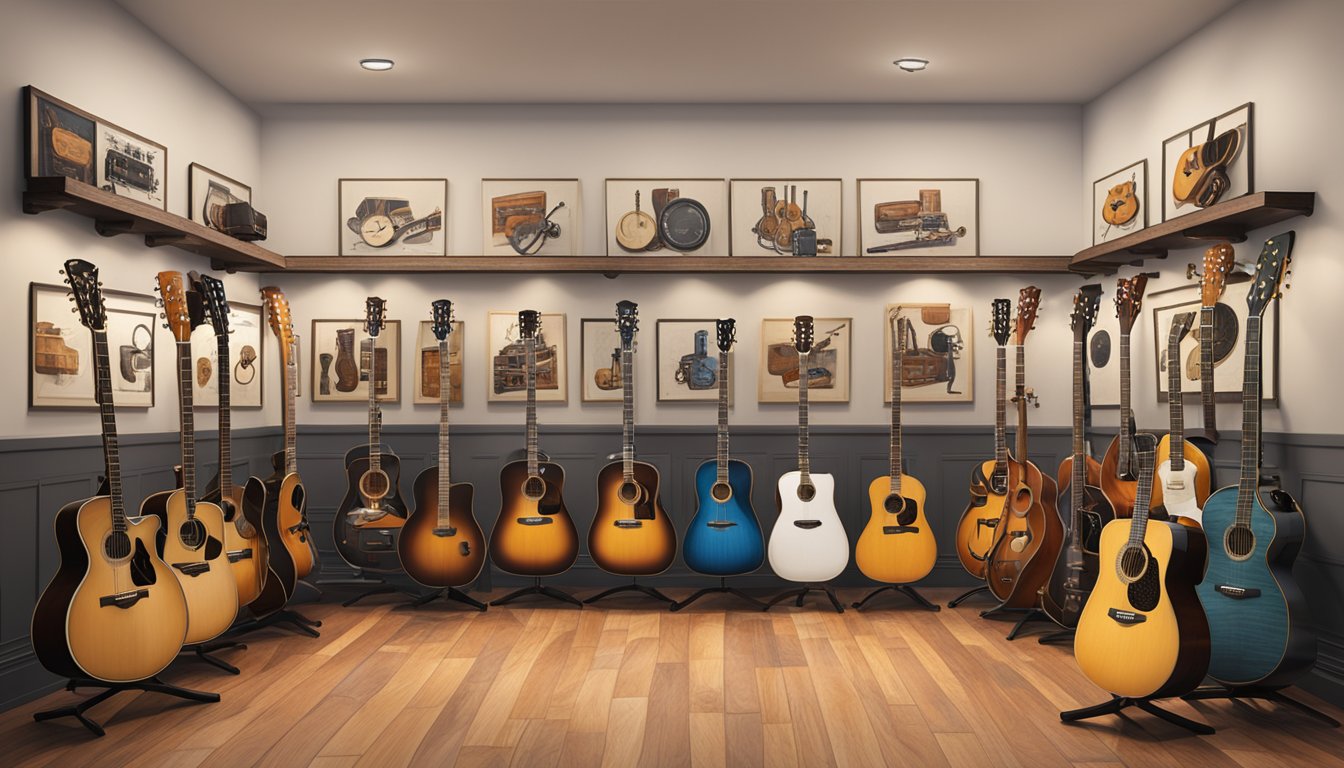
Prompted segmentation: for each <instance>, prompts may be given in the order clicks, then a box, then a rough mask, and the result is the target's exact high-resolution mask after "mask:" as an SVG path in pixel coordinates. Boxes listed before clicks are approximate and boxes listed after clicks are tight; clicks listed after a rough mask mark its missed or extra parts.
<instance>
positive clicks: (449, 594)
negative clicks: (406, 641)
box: [401, 587, 488, 611]
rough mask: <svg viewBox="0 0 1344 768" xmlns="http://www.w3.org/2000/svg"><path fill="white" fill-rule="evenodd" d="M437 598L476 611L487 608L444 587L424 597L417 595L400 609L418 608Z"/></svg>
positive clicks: (483, 604) (460, 592)
mask: <svg viewBox="0 0 1344 768" xmlns="http://www.w3.org/2000/svg"><path fill="white" fill-rule="evenodd" d="M439 598H443V599H444V600H452V601H455V602H459V603H463V604H466V605H470V606H471V607H472V608H475V609H476V610H478V611H484V610H485V609H486V608H487V607H488V606H487V605H486V604H485V603H482V602H481V601H480V600H477V599H475V598H473V597H472V596H471V595H468V594H467V593H466V592H463V591H462V590H460V589H457V588H455V587H444V588H443V589H436V590H434V591H433V592H429V593H427V594H424V595H418V596H417V597H416V598H415V599H414V600H412V601H411V602H409V603H407V604H406V605H404V606H401V607H402V608H419V607H420V606H422V605H427V604H429V603H431V602H433V601H435V600H438V599H439Z"/></svg>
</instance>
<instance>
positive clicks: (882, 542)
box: [854, 475, 938, 584]
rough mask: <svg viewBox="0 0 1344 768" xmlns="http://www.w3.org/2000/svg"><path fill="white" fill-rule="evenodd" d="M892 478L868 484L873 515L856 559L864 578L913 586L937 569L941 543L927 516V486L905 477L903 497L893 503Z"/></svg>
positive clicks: (902, 488)
mask: <svg viewBox="0 0 1344 768" xmlns="http://www.w3.org/2000/svg"><path fill="white" fill-rule="evenodd" d="M890 496H891V477H890V476H888V475H882V476H881V477H877V478H874V479H873V481H872V482H871V483H869V484H868V504H869V509H870V510H871V514H870V515H869V517H868V524H867V525H865V526H864V528H863V533H861V534H859V542H858V544H857V545H856V546H855V549H854V560H855V562H856V563H857V564H858V566H859V570H860V571H863V575H865V576H867V577H868V578H870V579H872V580H873V581H880V582H883V583H885V584H910V583H913V582H916V581H919V580H920V579H922V578H924V577H925V576H928V575H929V572H930V571H932V570H933V563H934V561H935V560H937V559H938V543H937V542H936V541H934V538H933V529H932V528H930V527H929V521H928V518H927V517H925V515H924V504H925V501H926V499H927V498H928V493H927V492H926V491H925V490H924V484H923V483H921V482H919V481H918V480H916V479H915V478H913V477H910V476H909V475H901V495H900V496H899V497H896V498H895V499H894V500H893V501H892V502H891V507H892V510H894V511H892V510H889V509H888V501H887V499H888V497H890Z"/></svg>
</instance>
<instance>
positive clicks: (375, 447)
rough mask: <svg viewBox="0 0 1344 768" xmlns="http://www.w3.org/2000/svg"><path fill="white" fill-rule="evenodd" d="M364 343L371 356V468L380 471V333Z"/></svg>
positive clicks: (369, 369) (369, 367)
mask: <svg viewBox="0 0 1344 768" xmlns="http://www.w3.org/2000/svg"><path fill="white" fill-rule="evenodd" d="M364 343H365V344H367V345H368V347H369V356H368V358H366V359H367V360H368V361H369V363H368V377H369V470H370V471H372V472H379V471H381V470H382V464H383V447H382V436H383V429H382V427H383V414H382V411H381V409H379V407H378V365H377V358H378V334H376V333H374V334H371V335H370V336H369V339H368V341H367V342H364ZM360 357H363V355H360Z"/></svg>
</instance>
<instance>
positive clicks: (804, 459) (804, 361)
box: [798, 352, 812, 485]
mask: <svg viewBox="0 0 1344 768" xmlns="http://www.w3.org/2000/svg"><path fill="white" fill-rule="evenodd" d="M810 378H811V372H810V371H809V370H808V355H807V353H805V352H799V353H798V475H799V481H800V482H801V484H803V485H807V484H808V483H809V482H811V470H812V468H811V461H810V453H809V451H808V445H807V437H808V435H807V380H808V379H810Z"/></svg>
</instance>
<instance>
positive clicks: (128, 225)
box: [93, 219, 135, 237]
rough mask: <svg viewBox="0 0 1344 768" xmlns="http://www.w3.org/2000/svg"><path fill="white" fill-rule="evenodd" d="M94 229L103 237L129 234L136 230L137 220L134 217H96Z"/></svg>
mask: <svg viewBox="0 0 1344 768" xmlns="http://www.w3.org/2000/svg"><path fill="white" fill-rule="evenodd" d="M93 229H94V231H95V232H97V233H98V234H100V235H102V236H103V237H115V236H116V235H128V234H130V233H132V232H134V231H135V221H134V220H132V219H94V220H93Z"/></svg>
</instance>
